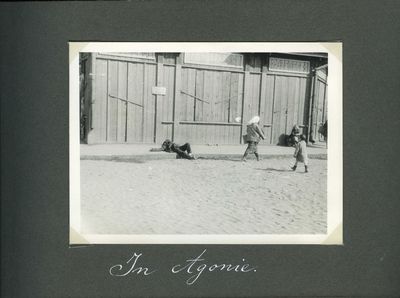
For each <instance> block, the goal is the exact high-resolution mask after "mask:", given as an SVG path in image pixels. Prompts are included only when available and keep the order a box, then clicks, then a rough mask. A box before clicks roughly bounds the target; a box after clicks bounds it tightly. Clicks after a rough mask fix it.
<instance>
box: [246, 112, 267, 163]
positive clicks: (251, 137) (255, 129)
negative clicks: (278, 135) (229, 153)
mask: <svg viewBox="0 0 400 298" xmlns="http://www.w3.org/2000/svg"><path fill="white" fill-rule="evenodd" d="M259 122H260V117H259V116H254V117H253V118H251V119H250V121H249V122H248V123H247V135H246V136H245V142H246V143H247V149H246V151H245V152H244V155H243V157H242V161H246V157H247V155H249V153H254V155H255V156H256V158H257V160H258V161H259V160H260V157H259V155H258V151H257V145H258V143H259V142H260V138H261V139H263V140H264V139H265V136H264V134H263V132H262V130H261V129H260V127H259V126H258V124H259Z"/></svg>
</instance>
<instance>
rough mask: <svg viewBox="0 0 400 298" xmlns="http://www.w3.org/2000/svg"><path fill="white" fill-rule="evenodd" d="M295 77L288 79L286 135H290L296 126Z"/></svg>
mask: <svg viewBox="0 0 400 298" xmlns="http://www.w3.org/2000/svg"><path fill="white" fill-rule="evenodd" d="M295 79H296V78H294V77H287V78H286V89H287V91H288V93H287V108H286V123H285V132H284V133H285V134H290V131H291V129H292V127H293V125H294V106H295V101H296V98H295V84H294V80H295Z"/></svg>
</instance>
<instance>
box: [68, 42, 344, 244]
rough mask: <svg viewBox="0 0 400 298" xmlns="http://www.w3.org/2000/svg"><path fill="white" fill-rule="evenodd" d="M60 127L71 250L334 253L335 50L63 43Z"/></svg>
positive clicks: (338, 104)
mask: <svg viewBox="0 0 400 298" xmlns="http://www.w3.org/2000/svg"><path fill="white" fill-rule="evenodd" d="M328 119H329V127H328ZM69 125H70V244H71V245H74V244H87V243H91V244H133V243H134V244H169V243H171V244H334V245H341V244H343V240H342V239H343V226H342V206H343V204H342V203H343V202H342V44H341V43H340V42H321V43H320V42H294V43H222V42H221V43H117V42H115V43H101V42H93V43H92V42H89V43H82V42H71V43H70V123H69ZM328 131H329V137H328Z"/></svg>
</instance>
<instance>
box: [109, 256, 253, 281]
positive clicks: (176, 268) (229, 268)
mask: <svg viewBox="0 0 400 298" xmlns="http://www.w3.org/2000/svg"><path fill="white" fill-rule="evenodd" d="M206 251H207V249H204V250H203V252H202V253H201V254H199V255H198V256H197V257H194V258H189V259H187V260H185V261H184V262H183V263H181V264H174V265H172V267H171V270H170V273H172V274H182V275H185V276H186V277H187V279H186V284H187V285H193V284H194V283H195V282H196V281H197V280H198V279H199V278H200V276H202V275H203V274H205V273H206V272H214V271H219V272H232V273H237V274H239V273H242V274H243V273H249V272H256V271H257V270H256V268H257V267H256V266H251V265H250V264H248V263H246V260H245V259H242V260H241V262H240V263H241V264H225V263H221V264H207V262H206V259H205V254H206ZM142 256H143V254H142V253H136V252H135V253H133V255H132V256H131V257H130V258H129V259H128V260H127V261H126V262H125V263H124V264H116V265H113V266H111V267H110V269H109V273H110V275H111V276H116V277H126V276H128V275H132V274H135V275H141V276H149V275H152V274H154V273H156V272H159V270H158V269H151V268H149V267H146V265H143V264H142V263H143V262H142V259H143V258H142Z"/></svg>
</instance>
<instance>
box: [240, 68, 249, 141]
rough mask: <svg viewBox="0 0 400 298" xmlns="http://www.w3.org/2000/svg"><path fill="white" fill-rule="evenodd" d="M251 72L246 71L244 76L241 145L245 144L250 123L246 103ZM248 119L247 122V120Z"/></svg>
mask: <svg viewBox="0 0 400 298" xmlns="http://www.w3.org/2000/svg"><path fill="white" fill-rule="evenodd" d="M249 79H250V72H249V71H245V72H244V76H243V86H242V87H243V96H242V109H241V110H242V117H241V118H242V126H241V130H240V144H242V143H243V138H242V135H245V134H246V130H247V129H246V128H247V127H246V124H247V121H248V119H247V118H248V104H247V103H246V99H245V98H246V97H247V94H248V89H249V87H248V85H249V83H250V80H249ZM246 119H247V120H246Z"/></svg>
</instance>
